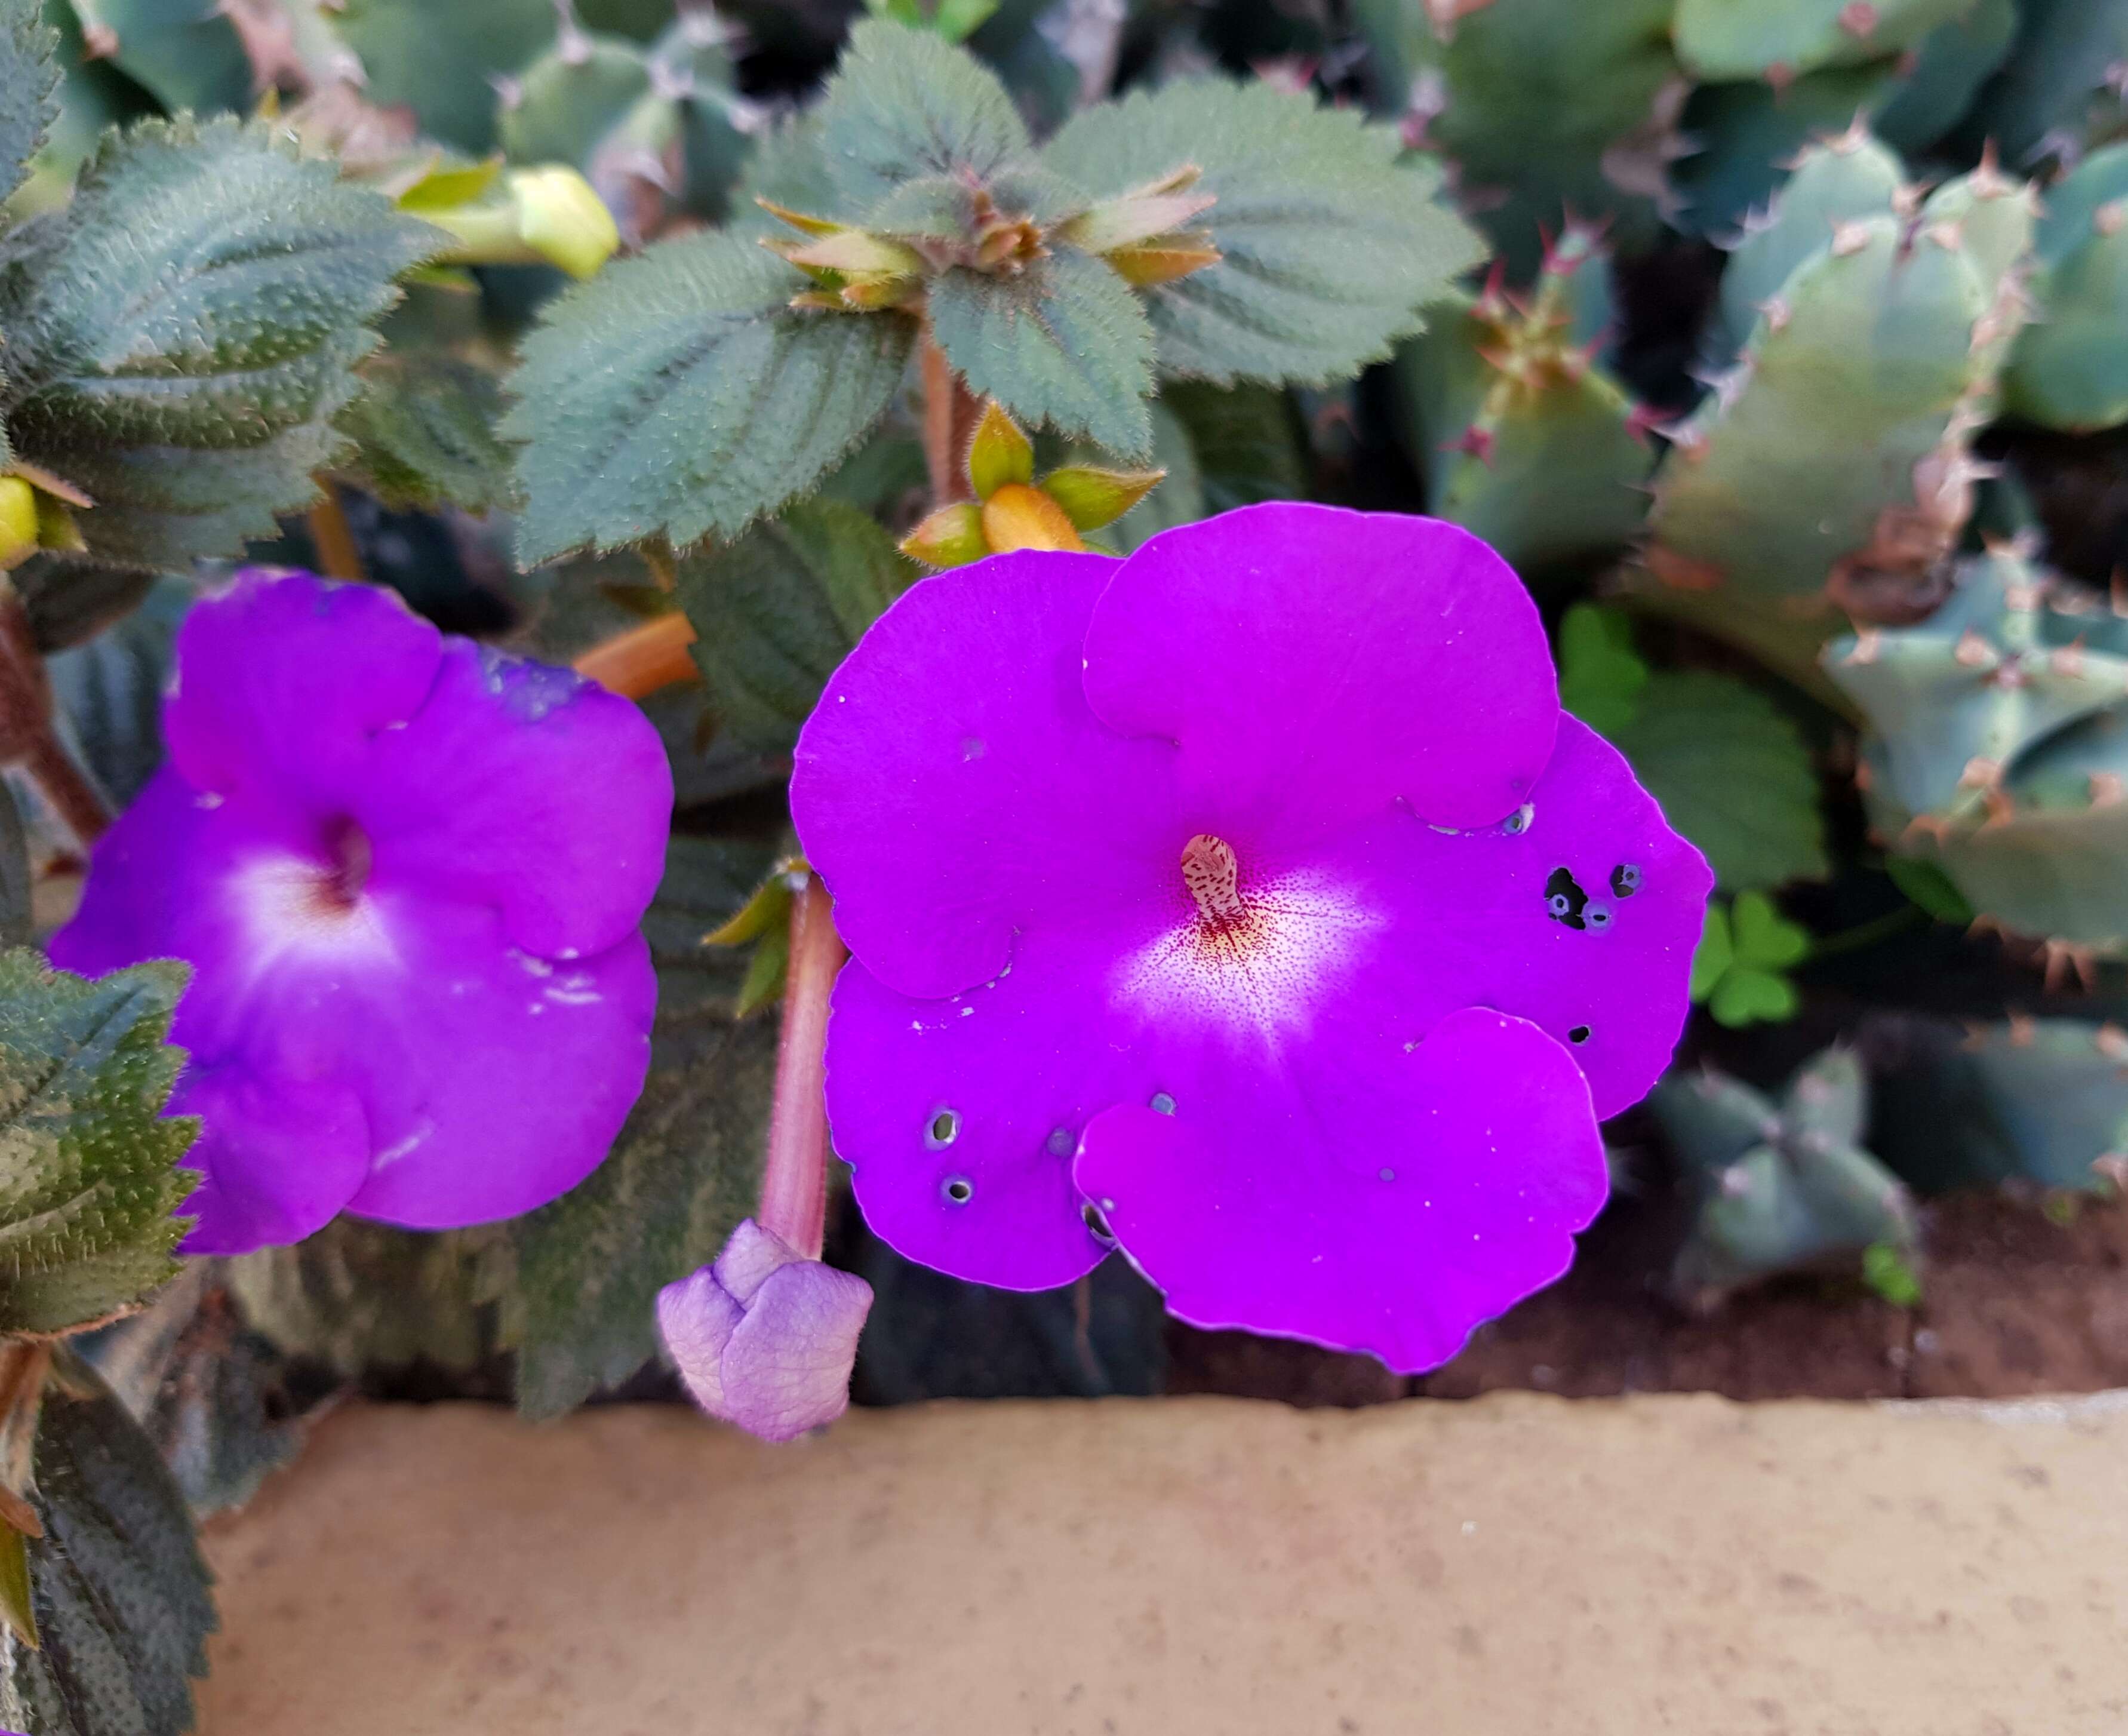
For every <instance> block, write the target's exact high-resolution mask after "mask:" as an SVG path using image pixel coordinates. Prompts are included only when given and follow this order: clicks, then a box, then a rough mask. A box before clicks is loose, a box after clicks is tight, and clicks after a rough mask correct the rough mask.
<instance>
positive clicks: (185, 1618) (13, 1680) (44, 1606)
mask: <svg viewBox="0 0 2128 1736" xmlns="http://www.w3.org/2000/svg"><path fill="white" fill-rule="evenodd" d="M32 1457H33V1463H34V1467H35V1477H36V1486H35V1489H34V1490H33V1491H32V1492H31V1496H30V1500H31V1504H32V1505H34V1506H35V1508H36V1512H37V1516H38V1518H39V1519H40V1520H42V1521H43V1524H44V1535H43V1536H42V1537H40V1538H32V1539H30V1540H29V1543H28V1555H29V1567H30V1586H31V1602H32V1606H33V1607H34V1608H35V1610H36V1618H37V1630H38V1635H39V1638H40V1642H41V1644H40V1648H39V1649H38V1650H36V1651H31V1649H30V1648H28V1647H27V1646H26V1645H24V1644H23V1643H21V1640H20V1639H18V1638H17V1637H16V1636H15V1635H13V1634H6V1635H4V1636H0V1724H5V1725H7V1726H8V1727H12V1728H13V1729H22V1730H34V1731H36V1732H38V1733H39V1736H121V1733H124V1736H184V1733H185V1732H187V1731H189V1730H191V1729H192V1680H191V1678H192V1677H195V1676H204V1675H206V1674H207V1635H208V1634H211V1633H212V1632H213V1631H214V1629H215V1626H216V1621H215V1613H214V1600H213V1597H212V1596H211V1593H210V1591H209V1589H208V1588H209V1586H210V1585H211V1583H212V1581H211V1578H210V1577H209V1575H208V1573H207V1564H206V1562H203V1561H202V1560H201V1558H200V1553H199V1544H198V1543H197V1539H195V1538H194V1536H193V1534H192V1516H191V1515H190V1513H189V1512H188V1511H187V1510H186V1506H185V1500H184V1496H183V1494H182V1493H180V1492H179V1491H178V1486H177V1484H176V1482H174V1481H173V1479H172V1477H171V1476H170V1473H169V1471H168V1470H167V1469H166V1468H165V1467H164V1464H163V1461H162V1459H161V1458H160V1456H159V1454H158V1453H156V1451H155V1446H154V1442H152V1441H151V1440H150V1439H148V1437H147V1435H146V1434H144V1433H143V1432H142V1431H141V1429H140V1424H138V1423H136V1422H135V1421H134V1420H133V1419H132V1418H131V1416H130V1415H127V1414H126V1407H125V1406H124V1405H121V1404H120V1403H119V1402H118V1401H117V1400H116V1398H115V1397H113V1396H112V1394H111V1392H110V1391H109V1390H108V1389H107V1387H106V1386H104V1384H103V1382H102V1381H101V1380H100V1379H99V1378H98V1377H97V1375H96V1373H95V1372H94V1371H93V1369H91V1368H89V1367H88V1366H87V1365H86V1364H85V1363H83V1362H82V1361H81V1360H80V1358H78V1357H74V1356H71V1355H69V1354H68V1353H66V1352H64V1351H61V1352H60V1353H59V1363H58V1366H57V1369H56V1372H55V1373H54V1374H53V1376H52V1377H51V1378H50V1380H49V1382H47V1384H46V1386H45V1395H44V1405H43V1409H42V1410H41V1411H40V1414H39V1415H38V1419H37V1429H36V1443H35V1446H34V1448H33V1451H32Z"/></svg>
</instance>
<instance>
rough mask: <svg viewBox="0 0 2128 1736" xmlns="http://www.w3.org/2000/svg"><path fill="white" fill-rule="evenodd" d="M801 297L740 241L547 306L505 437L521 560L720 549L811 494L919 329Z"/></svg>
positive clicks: (697, 246)
mask: <svg viewBox="0 0 2128 1736" xmlns="http://www.w3.org/2000/svg"><path fill="white" fill-rule="evenodd" d="M803 282H804V280H803V278H800V276H799V275H798V274H797V273H796V272H794V271H792V270H791V269H790V268H789V267H787V266H786V265H785V264H783V263H782V262H781V260H778V259H775V258H774V257H773V256H772V255H771V254H767V253H766V252H764V251H763V250H762V249H761V248H759V247H758V246H756V245H754V244H753V242H752V241H751V240H747V239H744V238H743V237H740V236H738V235H690V236H686V237H684V238H682V239H680V240H670V241H664V242H660V243H659V244H658V245H656V246H654V247H653V248H651V249H649V250H648V251H647V252H645V253H644V254H640V255H639V256H638V257H637V258H635V259H624V260H622V261H620V263H619V264H615V265H610V266H609V267H607V268H606V269H605V270H604V271H602V272H601V273H599V275H598V276H597V277H596V278H593V279H592V280H591V282H589V283H584V284H581V285H579V286H578V287H577V288H575V289H574V290H572V291H571V292H570V293H568V294H567V295H564V296H563V297H559V298H558V300H557V301H556V302H554V303H553V305H552V307H550V308H549V310H548V312H547V314H546V316H545V318H544V321H543V323H542V324H541V326H540V327H539V330H538V331H535V332H534V333H533V335H531V336H530V338H529V339H528V340H526V341H525V349H524V363H523V365H522V366H521V367H520V369H519V370H518V372H517V373H516V375H515V377H514V378H513V379H512V381H511V390H512V391H513V392H515V395H516V397H517V400H518V402H517V404H516V406H515V407H514V408H513V409H512V410H511V411H510V413H509V414H508V416H506V417H505V419H504V421H503V425H502V431H503V432H504V434H505V435H508V436H509V437H511V438H512V439H515V440H520V441H522V442H524V443H525V448H524V450H523V452H522V454H520V458H519V460H518V482H519V487H520V492H522V494H523V496H524V497H525V502H526V505H525V515H524V517H523V518H522V520H521V521H520V524H519V527H518V557H519V559H521V560H523V561H525V562H526V563H527V564H538V563H539V562H543V561H547V560H551V559H554V558H555V557H556V556H558V555H560V554H566V553H568V552H570V551H571V550H573V549H582V548H600V549H608V548H615V547H618V546H620V545H622V544H624V543H630V542H636V541H640V540H643V539H644V538H645V537H648V536H653V535H658V534H659V533H661V532H662V533H663V535H666V536H667V538H669V539H670V540H672V543H673V544H675V545H678V546H685V545H688V544H690V543H694V542H698V541H700V540H701V539H702V538H703V537H705V536H707V535H713V534H714V535H719V536H723V537H734V536H736V535H739V532H740V531H742V530H744V529H745V528H746V527H747V526H748V525H749V524H751V523H752V522H753V521H754V520H755V519H757V518H759V517H760V516H762V515H763V514H764V513H768V512H772V511H775V510H776V509H777V507H781V505H782V504H783V503H784V502H786V501H788V500H791V499H792V498H794V497H796V496H799V495H801V494H804V493H805V492H808V491H809V490H810V489H811V488H814V487H815V485H816V484H817V483H819V481H820V479H821V478H823V477H824V475H826V474H827V473H828V472H829V470H830V469H831V468H833V467H834V464H835V462H836V461H837V460H838V459H840V458H841V457H842V456H843V454H844V453H846V452H847V451H848V450H849V449H850V448H851V447H853V445H856V444H857V441H858V440H860V439H861V438H862V436H863V435H864V434H865V433H866V431H867V430H868V429H870V428H871V426H872V424H873V423H874V422H876V421H878V420H879V418H880V416H881V414H882V413H884V411H886V407H887V405H888V403H889V402H890V401H891V399H892V397H893V396H894V392H895V388H897V387H898V386H899V385H900V382H901V376H902V373H903V370H904V369H905V367H906V366H907V364H908V360H909V353H910V347H911V345H912V344H913V343H914V339H915V331H916V328H915V323H914V321H911V320H909V319H907V318H905V317H904V316H901V315H899V314H893V313H885V314H874V315H857V314H847V315H846V314H836V313H824V312H813V311H808V310H796V309H793V308H791V307H789V306H788V305H787V304H788V302H789V300H790V297H791V295H792V294H793V293H795V292H796V290H797V289H798V288H800V287H801V286H802V283H803Z"/></svg>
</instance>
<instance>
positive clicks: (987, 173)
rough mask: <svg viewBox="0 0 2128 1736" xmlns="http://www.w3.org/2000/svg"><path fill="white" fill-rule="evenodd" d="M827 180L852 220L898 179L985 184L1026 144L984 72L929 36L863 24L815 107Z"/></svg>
mask: <svg viewBox="0 0 2128 1736" xmlns="http://www.w3.org/2000/svg"><path fill="white" fill-rule="evenodd" d="M819 125H820V128H821V132H822V137H823V142H824V145H825V147H826V152H827V162H828V166H829V177H830V178H831V180H832V182H833V183H834V189H835V191H836V193H838V195H839V197H840V199H841V202H842V205H843V209H842V210H840V211H838V212H834V213H822V215H830V214H831V215H834V216H839V217H842V218H844V219H846V220H848V221H863V220H864V219H865V217H866V216H868V214H869V213H870V212H871V211H872V207H874V206H876V205H877V204H878V203H880V202H881V201H883V200H884V199H886V197H889V196H890V195H891V194H892V193H894V192H895V189H896V188H899V187H900V186H901V185H902V184H903V183H905V182H909V181H914V180H918V179H920V178H923V177H925V176H929V175H943V176H950V177H952V178H957V179H966V178H968V177H971V176H972V177H973V178H976V180H979V181H988V180H990V178H992V177H993V176H995V174H998V172H999V171H1000V170H1001V169H1005V168H1006V167H1007V166H1008V165H1009V164H1011V163H1012V162H1013V161H1014V159H1016V158H1018V157H1020V156H1022V155H1024V153H1025V152H1026V150H1027V148H1028V138H1027V128H1026V126H1025V125H1024V123H1023V122H1022V121H1021V120H1020V118H1019V110H1018V109H1016V108H1014V107H1013V103H1012V98H1011V97H1010V96H1009V95H1008V94H1007V93H1006V91H1005V86H1004V85H1002V84H1000V83H999V82H998V81H997V78H996V77H995V74H992V73H991V72H990V71H989V70H988V69H986V67H984V66H983V65H981V64H980V63H979V62H978V61H977V60H976V59H975V58H974V57H973V56H972V55H967V54H965V53H963V52H962V50H959V49H957V48H954V47H952V46H951V45H948V44H947V43H946V42H944V41H942V40H940V39H939V38H938V36H933V34H932V33H931V32H929V31H922V30H916V29H913V28H911V27H910V26H907V25H904V24H894V23H889V22H887V21H884V20H881V19H867V20H866V21H863V22H862V23H860V24H859V25H858V26H857V28H856V29H855V30H853V31H851V32H850V40H849V46H848V48H846V49H845V50H843V59H842V64H840V65H839V66H838V68H837V69H836V72H835V76H834V78H831V79H830V80H829V83H828V88H827V93H826V94H825V95H824V97H823V98H821V101H820V106H819Z"/></svg>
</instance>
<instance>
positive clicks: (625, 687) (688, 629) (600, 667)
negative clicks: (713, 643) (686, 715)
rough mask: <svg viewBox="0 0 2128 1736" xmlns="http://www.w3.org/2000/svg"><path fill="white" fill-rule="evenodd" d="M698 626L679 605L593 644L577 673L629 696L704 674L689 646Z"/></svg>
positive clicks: (580, 661) (635, 696)
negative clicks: (689, 653) (690, 620)
mask: <svg viewBox="0 0 2128 1736" xmlns="http://www.w3.org/2000/svg"><path fill="white" fill-rule="evenodd" d="M694 642H695V630H694V627H693V626H692V625H691V623H690V622H689V621H688V620H687V617H686V616H684V615H682V613H681V612H680V611H678V610H677V609H675V610H673V611H671V612H670V613H669V614H665V615H660V616H656V617H655V618H654V619H653V620H650V621H645V622H644V624H643V625H641V626H639V627H630V628H629V630H627V631H626V632H625V633H616V634H615V635H614V636H613V637H612V638H611V639H609V640H604V641H603V642H601V644H595V645H593V646H592V647H591V649H590V650H588V651H587V652H585V653H584V654H583V655H582V656H581V657H579V658H578V659H577V662H576V670H577V674H579V675H581V676H583V677H584V678H586V679H587V680H589V681H595V682H596V683H598V684H599V685H600V686H601V687H610V688H611V689H612V690H613V691H614V692H616V693H619V694H620V695H621V696H622V697H625V698H628V699H641V698H642V697H644V695H645V694H648V693H655V692H657V691H658V689H659V688H660V687H674V686H677V684H678V683H681V682H683V681H695V680H697V679H699V678H700V674H701V672H700V671H698V670H697V669H696V668H695V659H693V658H691V657H690V656H689V655H688V654H687V647H688V646H690V645H691V644H694Z"/></svg>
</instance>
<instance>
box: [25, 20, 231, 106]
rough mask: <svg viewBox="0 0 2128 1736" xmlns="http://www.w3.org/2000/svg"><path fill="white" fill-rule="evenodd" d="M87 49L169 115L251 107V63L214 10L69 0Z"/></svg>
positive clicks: (227, 25) (229, 29)
mask: <svg viewBox="0 0 2128 1736" xmlns="http://www.w3.org/2000/svg"><path fill="white" fill-rule="evenodd" d="M67 3H68V4H69V5H71V6H72V7H74V15H75V16H76V17H78V19H79V20H80V21H81V27H82V34H83V36H84V37H85V38H86V39H87V41H88V47H89V50H90V51H91V52H92V53H93V54H94V55H96V57H97V59H100V60H105V61H107V62H109V63H110V64H111V65H112V66H113V67H115V68H116V69H117V70H118V71H120V72H121V73H123V74H125V75H126V77H127V78H131V79H132V80H133V81H134V82H135V83H137V84H139V85H140V86H141V87H142V88H144V89H145V90H146V91H148V92H149V93H150V95H152V96H153V97H154V99H155V100H156V101H157V102H159V103H161V104H162V105H163V107H164V109H166V110H167V111H169V112H171V113H173V114H174V113H176V112H178V110H179V109H189V110H191V111H192V112H193V113H194V114H198V115H211V114H217V113H230V112H240V111H241V110H244V109H247V108H249V107H250V106H251V62H250V60H249V58H248V57H247V56H246V55H245V52H244V43H243V41H242V40H241V39H240V37H239V36H238V35H237V33H236V27H235V25H233V24H232V23H230V20H229V18H228V17H226V15H225V13H224V12H222V11H221V10H220V9H219V8H214V7H202V6H189V5H183V4H179V5H172V4H171V3H170V0H67Z"/></svg>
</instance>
